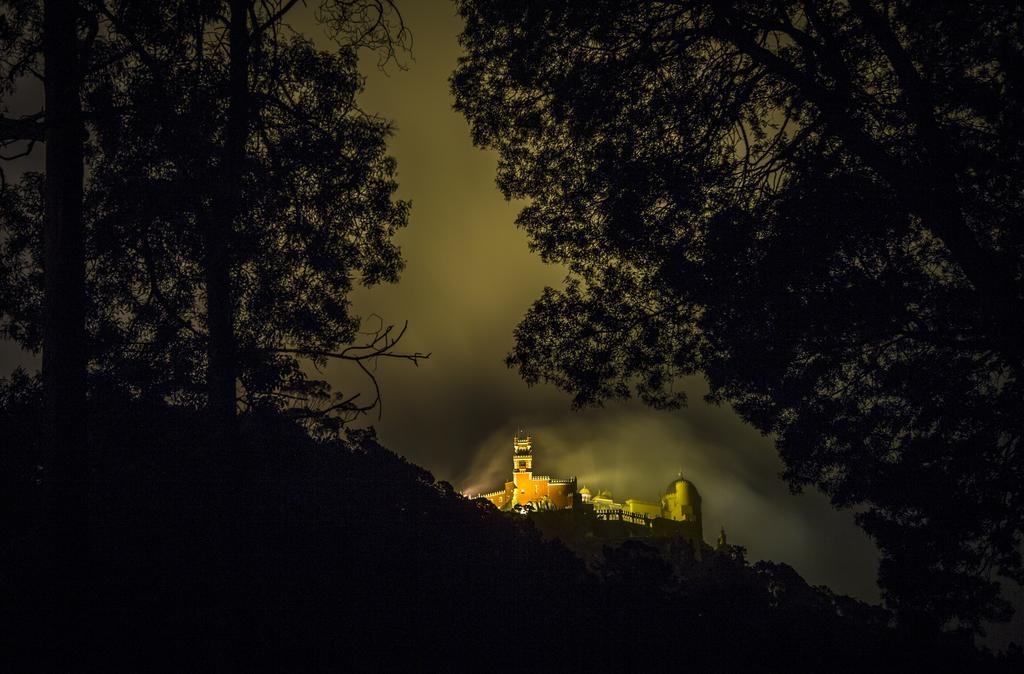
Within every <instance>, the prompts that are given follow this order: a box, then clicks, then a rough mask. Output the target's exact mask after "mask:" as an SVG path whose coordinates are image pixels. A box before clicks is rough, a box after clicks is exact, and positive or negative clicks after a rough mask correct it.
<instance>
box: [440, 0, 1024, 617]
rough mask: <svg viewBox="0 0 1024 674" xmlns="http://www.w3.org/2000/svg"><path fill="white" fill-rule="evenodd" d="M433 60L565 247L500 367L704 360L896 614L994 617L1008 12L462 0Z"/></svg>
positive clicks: (1008, 499)
mask: <svg viewBox="0 0 1024 674" xmlns="http://www.w3.org/2000/svg"><path fill="white" fill-rule="evenodd" d="M458 7H459V11H460V13H461V14H462V15H463V16H464V17H465V19H466V28H465V31H464V32H463V34H462V37H461V39H462V42H463V44H464V46H465V47H466V49H467V52H468V54H467V55H466V56H465V57H464V58H463V59H462V60H461V61H460V63H459V67H458V70H457V71H456V73H455V74H454V76H453V78H452V86H453V90H454V92H455V95H456V107H457V108H458V109H460V110H461V111H462V112H463V113H464V114H465V115H466V117H467V118H468V119H469V121H470V123H471V126H472V132H473V138H474V141H475V142H476V143H477V144H478V145H481V146H484V147H490V148H495V149H497V150H498V151H499V153H500V157H501V158H500V161H499V169H498V184H499V186H500V188H501V189H502V190H503V192H504V193H505V194H506V196H508V197H509V198H526V199H530V200H531V203H530V205H529V206H527V207H526V208H525V209H524V210H523V211H522V212H521V214H520V216H519V220H518V222H519V224H520V225H521V226H522V227H524V228H525V229H526V230H527V231H528V232H529V234H530V236H531V245H532V247H533V249H534V250H536V251H537V252H539V253H540V255H541V256H542V258H543V259H545V260H547V261H550V262H556V263H561V264H564V265H566V266H567V267H568V268H569V270H570V271H569V276H568V278H567V280H566V285H565V287H564V288H562V289H560V290H555V289H551V288H548V289H546V290H545V291H544V294H543V295H542V297H541V298H540V299H539V300H538V301H537V302H536V303H535V304H534V306H533V307H532V309H531V310H530V311H529V313H528V315H527V316H526V318H525V319H524V320H523V321H522V323H520V325H519V327H518V328H517V330H516V343H515V347H514V349H513V351H512V353H511V355H510V356H509V361H508V362H509V363H510V365H514V366H517V367H518V368H519V369H520V372H521V374H522V375H523V377H524V378H525V379H526V380H527V382H531V383H532V382H537V381H540V380H546V381H551V382H554V383H556V384H558V385H559V386H561V387H562V388H564V389H566V390H568V391H570V392H572V393H573V395H574V401H575V404H577V405H588V404H598V403H600V402H601V401H603V400H606V399H609V398H617V397H626V396H629V395H631V394H632V393H633V392H635V393H637V394H638V395H639V396H640V397H641V398H642V399H644V400H645V401H646V402H648V403H650V404H652V405H655V406H659V407H672V406H675V405H679V404H681V403H683V402H684V401H685V395H684V393H683V392H681V391H680V390H679V389H678V379H679V378H680V377H681V376H684V375H690V374H694V373H697V372H702V373H704V375H705V377H706V378H707V380H708V383H709V385H710V388H711V393H710V395H709V399H710V400H711V401H714V402H729V403H731V404H732V405H733V406H735V408H736V410H737V411H738V412H739V413H740V414H741V415H742V416H743V417H744V418H745V419H747V420H748V421H750V422H751V423H753V424H754V425H755V426H757V427H758V428H759V429H761V430H762V431H764V432H765V433H769V434H771V435H772V436H773V437H774V438H775V439H776V444H777V447H778V449H779V451H780V453H781V456H782V458H783V460H784V461H785V464H786V472H785V477H786V479H787V480H789V482H790V484H791V485H792V486H793V487H794V488H796V489H799V488H801V487H802V486H805V485H811V484H813V485H816V486H817V487H818V488H820V489H821V490H822V491H824V492H825V493H827V494H828V495H829V496H830V497H831V499H832V502H833V503H834V504H835V505H836V506H838V507H851V506H860V508H861V510H860V511H859V514H858V516H857V519H858V522H859V523H860V525H861V526H863V527H864V528H865V530H866V531H867V532H868V533H870V534H871V535H872V536H873V537H874V539H875V540H876V541H877V542H878V544H879V546H880V548H881V549H882V552H883V555H884V558H883V562H882V567H881V570H880V582H881V584H882V586H883V589H884V590H885V592H886V598H887V600H888V601H889V602H890V603H891V604H892V605H893V606H894V607H896V608H898V609H899V611H900V614H901V617H902V618H903V619H904V620H905V621H907V622H914V623H918V622H923V623H927V624H929V625H931V626H933V627H934V626H943V625H945V626H954V627H960V628H962V629H966V630H977V629H980V622H981V620H983V619H986V618H1001V617H1005V616H1006V609H1007V605H1006V604H1005V602H1003V601H1002V600H1000V599H999V598H998V585H997V584H996V582H995V580H994V577H993V574H994V573H999V574H1002V575H1004V576H1007V577H1009V578H1012V579H1015V580H1017V581H1020V580H1022V579H1024V574H1022V566H1021V557H1020V554H1019V549H1020V544H1021V534H1022V531H1024V520H1022V515H1024V507H1022V506H1024V501H1022V499H1024V491H1022V488H1021V485H1024V482H1022V481H1021V480H1020V479H1019V477H1020V475H1021V471H1022V469H1024V464H1022V462H1021V455H1020V451H1019V450H1018V445H1019V442H1020V438H1021V426H1020V419H1021V418H1024V417H1022V414H1021V412H1022V411H1024V410H1022V409H1021V407H1022V406H1021V389H1020V386H1021V372H1022V371H1021V368H1022V363H1024V359H1022V356H1024V342H1022V339H1021V335H1022V334H1024V332H1022V330H1021V327H1022V325H1021V321H1022V320H1024V318H1022V317H1024V311H1022V308H1024V307H1022V301H1024V300H1022V298H1024V293H1022V290H1024V288H1022V283H1021V281H1020V272H1021V269H1020V267H1021V265H1020V261H1021V252H1022V245H1024V242H1022V238H1021V232H1020V228H1019V227H1018V226H1017V221H1018V220H1019V219H1020V213H1021V205H1022V204H1021V198H1020V195H1021V194H1022V190H1021V187H1022V179H1021V176H1022V172H1021V169H1022V164H1021V159H1020V156H1021V155H1020V147H1021V146H1022V141H1024V136H1022V132H1024V127H1022V126H1021V123H1020V120H1021V119H1022V118H1024V117H1022V115H1021V112H1022V106H1024V97H1022V84H1024V81H1022V80H1021V73H1022V72H1024V68H1022V67H1021V65H1022V63H1024V60H1022V59H1024V45H1022V41H1021V35H1022V32H1021V26H1022V22H1024V15H1022V10H1021V8H1020V7H1019V6H1018V5H1017V4H1015V3H999V2H997V3H986V4H985V5H984V6H971V7H966V6H959V5H958V6H953V5H933V4H932V5H925V4H922V3H916V2H892V3H880V2H868V1H867V0H857V1H851V2H849V3H840V2H832V1H825V0H821V1H815V2H802V3H797V2H784V3H767V4H766V3H756V2H728V3H721V2H708V1H697V0H694V1H687V0H680V1H678V2H653V1H651V2H639V3H631V4H630V5H629V6H628V7H624V6H623V5H622V4H621V3H617V2H611V1H607V2H601V1H598V2H576V1H573V0H565V1H563V2H549V3H526V2H524V3H503V2H498V1H496V0H494V1H492V0H462V1H460V2H458Z"/></svg>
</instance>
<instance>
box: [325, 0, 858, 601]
mask: <svg viewBox="0 0 1024 674" xmlns="http://www.w3.org/2000/svg"><path fill="white" fill-rule="evenodd" d="M400 7H401V9H402V12H403V16H404V17H405V19H406V21H407V23H408V25H409V27H410V28H411V30H412V32H413V40H414V44H413V60H412V61H410V62H409V63H408V64H407V65H408V69H407V70H405V71H401V70H398V69H396V68H395V67H394V66H390V67H388V69H387V73H386V74H383V73H381V72H379V71H378V70H377V68H376V60H375V59H374V58H373V57H372V56H368V57H367V58H365V59H364V70H365V72H366V73H367V76H368V80H367V86H366V92H365V93H364V95H363V98H362V101H363V105H364V107H365V109H367V110H368V111H371V112H375V113H378V114H380V115H381V116H383V117H386V118H388V119H391V120H393V122H394V124H395V135H394V137H393V139H392V142H391V150H392V153H393V154H394V156H395V157H396V158H397V159H398V180H399V184H400V188H399V196H401V197H402V198H406V199H411V200H412V215H411V218H410V223H409V227H408V229H407V230H405V231H404V232H402V233H401V234H400V235H399V236H398V242H399V243H400V245H401V246H402V249H403V253H404V256H405V258H406V261H407V267H406V270H405V272H404V273H403V274H402V278H401V281H400V282H399V283H398V284H397V285H394V286H390V287H383V288H376V289H373V290H370V291H367V292H361V293H359V294H358V295H357V296H356V298H355V303H356V306H357V308H358V310H359V312H360V313H361V314H362V315H363V316H366V315H368V314H371V313H377V314H379V315H380V316H382V317H383V318H384V319H385V320H386V321H387V322H389V323H390V322H398V323H401V322H403V321H405V320H408V321H409V331H408V333H407V336H406V340H404V342H403V343H404V344H405V346H406V349H407V350H417V351H426V352H431V353H432V354H433V355H432V356H431V358H430V360H428V361H425V362H423V363H422V364H421V365H420V367H418V368H416V367H413V366H411V365H410V364H409V363H406V362H398V361H393V362H388V363H383V364H382V365H381V367H380V369H379V374H380V379H381V385H382V389H383V396H384V408H383V418H382V419H381V420H380V421H377V420H376V419H372V420H369V422H370V423H373V424H374V425H375V426H376V428H377V430H378V433H379V435H380V437H381V438H382V440H383V441H384V443H385V444H386V445H387V446H389V447H390V448H392V449H394V450H395V451H397V452H399V453H401V454H403V455H404V456H406V457H407V458H409V459H410V460H412V461H414V462H416V463H418V464H420V465H422V466H424V467H426V468H429V469H430V470H431V471H432V472H433V473H434V475H435V476H436V477H437V478H438V479H444V480H448V481H450V482H451V483H452V484H453V485H454V486H455V488H456V489H458V490H460V491H466V492H471V493H476V492H478V491H491V490H493V489H497V488H499V487H500V486H501V485H502V484H503V483H504V481H505V480H506V479H508V476H509V475H510V474H511V457H510V453H511V445H512V435H513V433H514V432H515V431H516V430H517V429H519V428H522V429H523V430H524V431H526V432H528V433H529V434H530V435H532V436H533V437H534V440H535V444H534V449H535V459H534V466H535V470H536V471H537V472H538V473H540V474H544V475H552V476H554V477H570V476H572V475H576V476H577V477H578V478H579V480H580V484H581V486H582V485H584V484H585V485H588V486H590V487H591V488H594V487H600V488H603V489H609V490H611V492H612V494H613V495H614V496H615V497H616V498H617V499H624V498H627V497H634V498H640V499H649V500H654V499H656V498H658V497H659V496H660V494H661V493H662V490H664V488H665V486H666V485H667V484H668V482H669V481H670V480H672V479H673V478H674V477H675V476H676V474H677V473H678V472H679V470H680V469H682V471H683V474H684V475H685V476H686V477H687V478H688V479H690V480H692V481H693V482H694V483H695V484H696V485H697V488H698V489H699V490H700V492H701V495H702V497H703V499H704V500H703V504H704V506H703V507H704V531H705V537H706V539H707V540H709V541H710V542H712V543H713V542H714V540H715V538H716V537H717V535H718V529H719V526H721V525H723V524H724V525H725V527H726V531H727V533H728V535H729V540H730V542H733V543H736V544H738V545H743V546H746V547H747V549H748V551H749V556H750V559H751V560H752V561H753V560H756V559H771V560H774V561H779V562H786V563H788V564H791V565H792V566H793V567H795V568H796V569H797V571H798V572H800V573H801V574H803V575H804V576H805V578H806V579H807V581H808V582H809V583H811V584H821V583H823V584H827V585H829V586H830V587H831V588H832V589H833V590H835V591H837V592H841V593H847V594H853V595H855V596H857V597H860V598H863V599H867V600H872V601H876V600H877V599H878V589H877V587H876V586H875V573H876V570H877V560H878V553H877V550H876V549H875V547H874V545H873V544H872V543H871V541H870V540H869V539H868V538H867V537H866V536H865V535H864V534H863V533H862V532H861V531H860V529H858V528H857V527H856V526H855V525H854V524H853V515H852V513H851V512H836V511H834V510H833V509H832V508H831V506H829V504H828V501H827V500H826V499H825V498H824V497H822V496H821V495H819V494H817V493H805V494H803V495H799V496H793V495H791V494H790V493H789V489H788V487H787V486H786V485H785V483H783V482H782V481H781V480H780V479H779V478H778V474H779V472H780V471H781V470H782V464H781V462H780V461H779V460H778V458H777V456H776V454H775V452H774V450H773V448H772V443H771V441H770V439H768V438H764V437H762V436H761V435H760V433H758V432H757V431H755V430H753V429H752V428H750V427H748V426H746V425H745V424H744V423H743V422H742V421H741V420H740V419H739V418H738V417H737V416H736V414H735V413H733V412H732V410H731V409H729V408H726V407H721V408H720V407H714V406H710V405H707V404H705V403H704V402H703V400H702V396H703V394H704V392H705V386H704V383H703V381H702V380H701V379H700V378H694V379H692V380H688V381H685V382H682V383H681V384H682V385H683V386H684V387H685V389H686V391H687V392H688V394H689V397H690V406H689V407H688V408H686V409H683V410H681V411H678V412H657V411H654V410H650V409H647V408H645V407H644V406H643V405H641V404H639V403H635V402H633V403H629V404H623V403H609V404H608V405H607V406H606V407H605V408H603V409H591V410H585V411H579V412H574V411H572V410H571V409H570V407H569V398H568V396H567V395H565V394H562V393H560V392H559V391H557V390H556V389H554V387H551V386H537V387H533V388H528V387H527V386H526V384H524V383H523V382H522V381H521V380H520V379H519V376H518V374H517V373H516V371H514V370H509V369H507V368H506V367H505V365H504V362H503V360H504V356H505V354H506V353H507V352H508V351H509V349H510V348H511V346H512V330H513V328H514V326H515V325H516V323H518V322H519V320H521V318H522V316H523V315H524V313H525V312H526V310H527V308H528V307H529V306H530V303H531V302H532V301H533V300H534V299H535V298H537V297H538V296H539V295H540V293H541V291H542V290H543V288H544V286H545V285H558V284H559V283H560V282H561V280H562V277H563V272H562V270H560V269H559V268H557V267H553V266H550V265H545V264H543V263H542V262H541V261H540V259H539V257H538V256H536V255H533V254H531V253H530V251H529V248H528V242H527V237H526V234H525V233H524V232H522V231H521V230H519V229H518V228H517V227H516V225H515V217H516V214H517V213H518V211H519V209H520V208H522V206H523V203H515V202H513V203H509V202H507V201H505V199H504V197H503V196H502V195H501V193H500V192H499V191H498V189H497V187H496V186H495V183H494V175H495V163H496V155H495V154H493V153H490V152H484V151H481V150H479V149H477V148H474V147H473V145H472V143H471V142H470V137H469V128H468V125H467V123H466V121H465V120H464V119H463V118H462V116H461V115H460V114H459V113H456V112H455V111H454V110H452V97H451V95H450V93H449V90H448V82H447V80H448V77H449V75H450V74H451V72H452V70H453V69H454V67H455V63H456V59H457V58H458V56H459V50H460V48H459V45H458V42H457V39H456V36H457V35H458V33H459V31H460V29H461V24H460V19H459V18H458V17H457V16H455V13H454V10H453V8H452V6H451V3H449V2H448V1H447V0H430V1H417V2H413V3H404V4H402V5H400ZM331 374H332V375H334V376H333V377H332V381H333V382H334V383H335V384H336V385H338V386H341V387H345V386H346V383H347V382H349V381H352V380H353V378H354V377H355V376H356V375H355V373H350V372H345V371H342V370H341V369H339V370H338V371H337V372H335V371H332V372H331Z"/></svg>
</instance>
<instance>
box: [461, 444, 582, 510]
mask: <svg viewBox="0 0 1024 674" xmlns="http://www.w3.org/2000/svg"><path fill="white" fill-rule="evenodd" d="M479 497H480V498H485V499H487V500H488V501H490V502H491V503H493V504H494V505H496V506H497V507H498V509H499V510H512V509H514V508H517V507H522V508H529V509H531V510H562V509H564V508H572V507H573V499H575V498H578V496H577V494H576V478H574V477H573V478H569V479H568V480H560V479H557V478H552V477H548V476H547V475H534V474H533V442H532V440H531V438H530V437H529V436H526V437H525V438H520V437H519V436H518V435H516V436H515V437H514V438H513V439H512V480H511V481H509V482H506V483H505V488H504V489H500V490H498V491H493V492H491V493H489V494H480V496H479Z"/></svg>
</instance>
